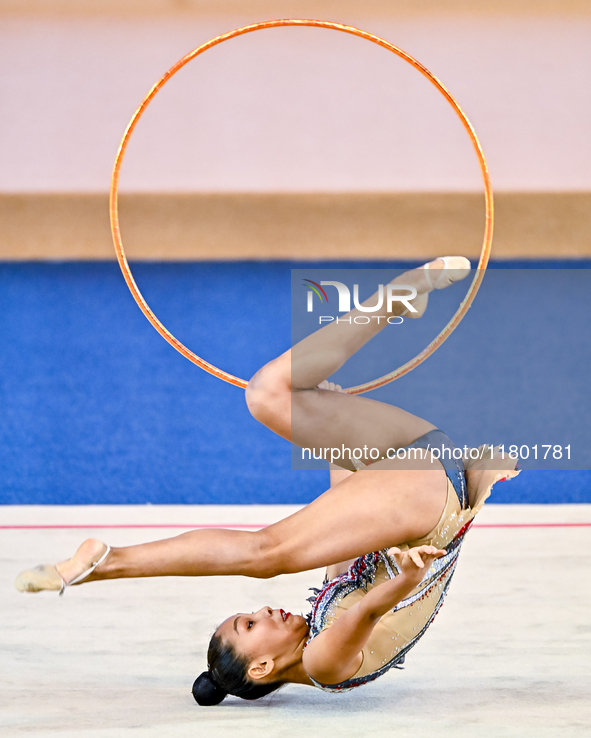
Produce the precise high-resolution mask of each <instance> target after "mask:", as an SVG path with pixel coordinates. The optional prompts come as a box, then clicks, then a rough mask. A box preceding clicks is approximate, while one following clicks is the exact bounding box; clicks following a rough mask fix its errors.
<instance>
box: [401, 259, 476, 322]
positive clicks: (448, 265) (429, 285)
mask: <svg viewBox="0 0 591 738" xmlns="http://www.w3.org/2000/svg"><path fill="white" fill-rule="evenodd" d="M407 274H408V275H411V274H412V275H413V276H414V277H415V278H414V279H413V280H412V282H411V284H412V285H413V286H414V287H416V288H417V292H418V295H417V296H416V297H415V299H414V300H413V301H412V302H411V304H412V306H413V307H414V308H415V310H416V311H417V312H415V313H412V312H411V311H410V310H408V309H406V310H405V311H404V312H403V313H401V315H402V316H404V317H407V318H421V317H422V316H423V314H424V312H425V310H426V309H427V303H428V302H429V292H432V291H433V290H444V289H445V288H446V287H449V286H450V285H451V284H453V283H454V282H459V281H460V280H462V279H465V278H466V277H467V276H468V274H470V262H469V261H468V259H466V258H465V257H464V256H440V257H439V258H438V259H434V260H433V261H429V262H427V264H424V265H423V266H422V267H420V268H419V269H414V270H413V271H412V272H407ZM406 277H407V275H402V278H406Z"/></svg>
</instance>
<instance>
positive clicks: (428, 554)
mask: <svg viewBox="0 0 591 738" xmlns="http://www.w3.org/2000/svg"><path fill="white" fill-rule="evenodd" d="M445 553H446V551H444V550H443V549H440V548H437V547H436V546H417V547H416V548H410V549H409V550H408V551H404V552H402V551H401V550H400V549H399V548H396V547H394V548H390V549H388V554H389V555H390V556H392V557H393V558H394V560H395V561H396V563H397V564H398V566H399V567H400V571H401V572H402V573H403V574H404V575H405V576H406V577H408V578H409V579H413V580H416V581H417V583H418V582H420V581H421V579H422V578H423V577H424V576H425V572H426V571H427V569H428V568H429V567H430V566H431V564H432V563H433V561H434V559H438V558H439V557H440V556H444V555H445Z"/></svg>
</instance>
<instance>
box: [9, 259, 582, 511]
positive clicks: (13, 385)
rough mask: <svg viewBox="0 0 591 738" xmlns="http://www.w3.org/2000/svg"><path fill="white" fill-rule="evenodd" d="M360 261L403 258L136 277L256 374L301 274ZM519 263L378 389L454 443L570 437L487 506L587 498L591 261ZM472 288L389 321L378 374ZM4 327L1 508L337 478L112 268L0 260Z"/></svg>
mask: <svg viewBox="0 0 591 738" xmlns="http://www.w3.org/2000/svg"><path fill="white" fill-rule="evenodd" d="M352 266H358V267H362V268H369V267H372V268H384V267H386V266H387V267H388V268H395V267H396V266H398V267H400V266H401V265H400V264H399V265H392V264H389V265H386V264H383V263H374V264H368V263H366V262H364V263H362V264H358V265H352V264H350V263H347V264H336V263H333V264H326V263H323V264H320V265H319V264H310V265H306V264H302V263H300V262H298V263H297V264H296V263H293V264H292V263H288V262H239V263H237V262H231V263H191V264H174V263H165V264H146V263H143V264H137V265H135V266H134V267H133V271H134V274H135V276H136V279H137V281H138V284H139V286H140V289H142V291H143V292H144V295H145V297H146V299H147V300H148V302H149V304H150V305H151V307H152V308H153V309H154V311H155V312H156V314H157V315H158V316H159V317H160V318H161V320H162V321H163V322H164V324H165V325H166V326H167V327H168V328H169V329H170V330H171V331H172V332H173V333H174V334H175V335H176V336H177V337H178V338H179V339H180V340H181V341H183V342H184V343H186V345H188V346H189V347H190V348H192V349H193V350H195V351H196V352H197V353H198V354H199V355H201V356H203V357H204V358H206V359H207V360H209V361H211V362H212V363H214V364H216V365H218V366H220V367H222V368H223V369H225V370H227V371H229V372H231V373H234V374H237V375H238V376H241V377H244V378H249V377H250V376H251V375H252V374H253V373H254V372H255V371H256V370H257V369H258V368H259V367H260V366H261V365H262V364H264V363H265V362H267V361H268V360H270V359H271V358H273V357H274V356H276V355H277V354H279V353H280V352H282V351H284V350H286V349H287V348H289V345H290V276H291V269H292V268H296V269H299V270H302V269H304V270H305V269H308V270H309V274H310V275H313V274H315V273H318V269H319V268H320V267H321V268H323V269H328V268H330V269H336V268H338V267H347V268H350V267H352ZM495 266H496V267H497V268H498V267H504V266H507V265H503V264H496V265H495ZM511 266H512V271H511V273H509V272H508V271H503V273H502V274H501V272H499V273H498V274H497V273H496V272H493V271H491V272H490V273H489V274H487V275H486V278H485V284H484V286H483V289H482V292H481V294H479V295H478V297H477V299H476V302H475V303H474V306H473V308H472V309H471V310H470V312H469V313H468V316H467V317H466V319H465V320H464V322H463V323H462V325H461V326H460V327H459V329H458V330H457V331H456V332H455V333H454V334H453V335H452V337H451V338H450V339H449V340H448V341H447V342H446V344H445V345H444V346H443V347H442V348H441V349H440V350H439V351H438V352H437V353H436V354H435V355H434V356H433V357H431V358H430V359H429V360H428V361H427V362H425V363H424V364H423V365H421V366H420V367H419V368H418V369H416V370H415V371H414V372H412V373H411V374H409V375H408V376H407V377H404V378H402V379H401V380H399V381H397V382H395V383H393V384H392V385H389V386H388V387H386V388H384V389H383V390H380V391H379V392H377V393H375V395H374V396H375V397H376V398H379V399H385V400H387V401H390V402H394V403H395V404H399V405H401V406H402V407H405V408H406V409H408V410H410V411H411V412H415V413H417V414H419V415H423V416H424V417H427V418H428V419H429V420H431V421H432V422H434V423H436V424H437V425H439V426H440V427H442V428H443V429H444V430H445V431H446V432H447V433H448V434H449V435H450V436H451V437H452V438H453V439H454V440H455V441H456V443H457V444H458V445H463V444H464V443H468V444H480V443H484V442H486V443H488V442H495V443H503V442H506V443H508V444H509V443H518V444H528V445H533V444H534V443H539V444H560V445H563V446H566V445H567V444H570V445H571V447H572V453H573V459H572V463H568V464H567V463H561V464H559V465H557V467H552V466H551V465H550V466H546V467H544V468H542V469H540V468H537V469H534V470H531V471H528V470H527V463H523V466H524V468H525V469H526V471H524V473H523V474H521V475H520V477H518V478H517V479H516V480H514V481H512V482H511V483H510V484H506V485H498V487H497V488H496V489H495V495H494V497H493V499H492V502H505V503H506V502H521V503H536V502H542V503H561V502H591V472H589V471H587V470H588V469H590V468H591V458H590V457H589V450H588V448H587V447H588V446H589V443H588V440H589V438H590V436H591V434H590V431H591V428H590V426H589V418H591V412H590V410H591V408H590V405H591V402H590V392H589V390H588V379H587V378H588V367H589V366H591V348H590V342H589V328H588V326H589V320H590V318H591V289H590V287H591V269H590V266H591V263H590V262H579V263H577V262H568V263H557V262H554V263H552V262H546V263H538V264H533V265H532V264H531V263H527V264H515V263H512V265H511ZM532 266H534V267H537V268H531V267H532ZM513 267H521V268H518V269H513ZM525 267H528V268H527V269H526V268H525ZM539 267H542V268H539ZM567 267H568V268H567ZM307 273H308V272H307ZM310 278H311V279H314V276H310ZM454 290H456V291H455V292H454ZM458 290H459V291H458ZM464 292H465V290H464ZM462 295H463V292H462V291H461V289H460V287H459V285H458V286H457V287H456V286H454V287H452V288H450V290H447V291H445V292H441V293H437V294H436V295H435V296H434V298H433V300H434V302H433V303H432V306H433V305H435V306H436V307H435V309H433V307H432V308H431V311H428V313H427V315H426V316H425V318H424V319H423V320H421V321H413V323H414V324H415V326H417V327H416V328H415V329H414V330H413V333H412V334H411V333H408V335H407V336H406V337H404V340H403V341H402V342H401V344H400V345H394V344H392V343H388V342H387V341H388V340H391V339H390V338H389V336H385V337H384V334H385V332H384V333H383V334H382V335H381V336H380V340H381V341H386V343H382V344H376V346H377V348H376V349H375V351H376V352H377V353H379V355H380V357H382V358H383V359H384V361H385V362H386V363H385V364H384V369H385V371H388V370H391V369H393V368H395V367H396V366H398V365H399V364H400V363H402V361H403V360H405V359H407V358H410V356H412V355H413V354H412V353H410V354H409V355H408V356H407V355H406V353H405V352H412V351H413V350H414V349H415V348H417V349H421V348H423V347H424V345H426V343H427V342H428V340H430V338H432V337H433V336H434V335H435V334H436V332H437V330H439V328H438V326H439V323H438V321H440V320H443V318H444V317H445V315H447V314H448V313H449V312H450V311H451V312H453V310H454V309H455V306H457V304H458V302H459V300H460V299H461V297H462ZM435 300H437V301H438V302H435ZM450 314H451V313H450ZM409 322H410V321H409ZM409 330H410V329H409ZM0 335H1V338H2V353H1V355H0V403H1V405H0V485H1V487H0V502H2V503H4V504H43V503H47V504H112V503H127V504H130V503H148V502H150V503H160V504H166V503H168V504H173V503H192V504H194V503H208V504H220V503H221V504H223V503H233V504H236V503H305V502H308V501H310V500H311V499H313V498H314V497H315V496H317V495H318V494H319V493H320V492H322V491H323V490H324V489H325V487H326V485H327V474H326V472H320V471H318V472H316V471H292V470H291V469H290V448H289V445H288V444H287V443H286V442H284V441H282V440H281V439H279V438H276V437H275V436H273V434H272V433H271V432H270V431H268V430H267V429H266V428H264V427H262V426H260V425H259V424H258V423H256V422H255V421H254V420H253V419H252V418H251V417H250V415H249V414H248V411H247V408H246V405H245V403H244V392H243V391H242V390H240V389H237V388H235V387H232V386H230V385H228V384H225V383H223V382H221V381H219V380H217V379H215V378H213V377H211V376H210V375H208V374H206V373H205V372H203V371H201V370H199V369H197V368H196V367H194V366H193V365H192V364H191V363H189V362H188V361H187V360H186V359H184V358H183V357H182V356H181V355H180V354H178V353H177V352H176V351H175V350H174V349H173V348H172V347H170V346H169V345H168V344H167V343H166V342H165V341H164V340H163V339H162V338H161V337H160V336H159V335H158V334H157V333H156V331H155V330H154V329H153V328H152V327H151V326H150V325H149V323H148V322H147V321H146V319H145V318H144V316H143V315H142V314H141V312H140V310H139V308H138V307H137V306H136V304H135V302H134V301H133V299H132V297H131V295H130V294H129V291H128V289H127V287H126V286H125V283H124V281H123V278H122V276H121V273H120V271H119V268H118V266H117V265H116V264H114V263H14V264H0ZM401 335H402V334H401ZM415 344H416V346H415ZM375 364H376V366H377V365H379V361H378V359H377V358H376V359H375ZM380 366H381V365H380ZM362 369H363V367H362V366H361V365H360V364H355V361H353V362H352V365H351V367H349V368H348V369H347V371H348V372H349V375H347V374H346V373H345V374H344V375H343V376H344V381H347V380H348V379H349V380H351V381H353V382H359V381H363V380H365V379H370V378H371V377H364V376H360V374H361V373H362ZM556 468H558V470H555V469H556Z"/></svg>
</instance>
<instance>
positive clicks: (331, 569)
mask: <svg viewBox="0 0 591 738" xmlns="http://www.w3.org/2000/svg"><path fill="white" fill-rule="evenodd" d="M354 473H355V472H352V471H349V470H348V469H343V468H342V467H340V466H337V465H336V464H331V465H330V486H331V487H336V486H337V484H340V483H341V482H342V481H344V480H345V479H347V477H350V476H351V474H354ZM354 561H355V559H350V560H349V561H340V562H339V563H338V564H331V565H330V566H327V567H326V573H325V575H324V580H325V581H326V582H330V580H331V579H334V578H335V577H338V575H339V574H342V573H343V572H345V571H347V570H348V568H349V567H350V566H351V564H352V563H353V562H354Z"/></svg>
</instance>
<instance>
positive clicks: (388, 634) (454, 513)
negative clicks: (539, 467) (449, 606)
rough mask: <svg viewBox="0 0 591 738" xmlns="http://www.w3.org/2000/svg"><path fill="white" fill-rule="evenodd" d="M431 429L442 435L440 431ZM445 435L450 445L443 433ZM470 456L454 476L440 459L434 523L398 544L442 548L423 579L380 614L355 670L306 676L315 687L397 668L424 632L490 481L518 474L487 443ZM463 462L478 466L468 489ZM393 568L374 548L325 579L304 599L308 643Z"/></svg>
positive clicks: (337, 688)
mask: <svg viewBox="0 0 591 738" xmlns="http://www.w3.org/2000/svg"><path fill="white" fill-rule="evenodd" d="M431 433H432V434H433V433H435V432H433V431H432V432H431ZM437 433H439V434H441V436H444V434H443V433H442V432H441V431H437ZM427 435H428V436H430V435H431V434H427ZM425 438H426V437H423V438H421V439H419V440H418V441H416V442H415V444H413V446H414V445H416V444H418V445H419V446H420V447H422V448H426V443H425V445H421V444H422V442H423V441H424V439H425ZM432 438H433V436H431V439H432ZM445 439H446V440H447V441H448V442H449V443H450V444H451V442H450V441H449V439H447V437H445ZM451 445H452V446H453V444H451ZM454 448H455V447H454ZM473 451H474V452H475V451H476V449H474V450H473ZM468 456H469V455H468ZM473 456H477V457H478V458H477V459H476V461H475V460H474V459H470V458H463V459H462V460H461V463H460V466H461V470H460V473H459V474H458V475H455V474H454V473H453V471H454V470H453V467H450V465H449V464H446V467H447V468H446V473H447V475H448V484H447V501H446V505H445V509H444V511H443V513H442V515H441V518H440V520H439V522H438V524H437V525H436V526H435V528H434V529H433V530H432V531H431V532H430V533H429V534H428V535H426V536H424V537H423V538H421V539H420V540H416V541H409V542H408V543H406V544H403V545H401V546H398V548H400V549H401V550H407V549H408V548H412V547H414V546H421V545H424V544H428V545H434V546H437V547H438V548H442V549H445V550H446V551H447V553H446V554H445V556H442V557H441V558H440V559H436V560H435V561H434V562H433V564H432V565H431V567H430V569H429V570H428V571H427V573H426V574H425V576H424V577H423V580H422V581H421V582H420V584H419V585H417V587H415V589H414V590H413V591H412V592H411V593H410V595H409V596H408V597H406V598H405V599H404V600H402V601H401V602H400V603H399V604H398V605H396V607H394V608H393V610H391V611H389V612H388V613H386V615H383V616H382V617H381V618H380V621H379V622H378V623H377V625H376V626H375V628H374V630H373V631H372V634H371V636H370V638H369V640H368V642H367V643H366V645H365V647H364V648H363V651H362V656H363V659H362V663H361V666H360V668H359V669H358V671H357V672H356V673H355V674H354V675H353V676H352V677H351V678H350V679H347V680H346V681H344V682H341V683H340V684H321V683H320V682H317V681H316V680H314V679H312V677H310V678H311V679H312V682H313V683H314V685H315V686H316V687H319V688H320V689H323V690H325V691H329V692H345V691H349V690H350V689H353V688H355V687H358V686H361V685H362V684H367V683H368V682H370V681H373V680H374V679H377V678H378V677H379V676H381V675H382V674H384V673H385V672H386V671H388V670H389V669H391V668H401V665H402V663H403V662H404V659H405V656H406V654H407V653H408V652H409V651H410V649H411V648H412V647H413V646H414V645H416V643H417V642H418V641H419V639H420V638H421V637H422V636H423V635H424V633H425V632H426V630H427V628H428V627H429V625H430V624H431V622H432V621H433V619H434V618H435V615H436V614H437V612H438V611H439V609H440V607H441V605H442V604H443V600H444V598H445V595H446V593H447V589H448V587H449V584H450V581H451V578H452V576H453V573H454V571H455V567H456V564H457V560H458V555H459V552H460V547H461V545H462V542H463V541H464V537H465V535H466V533H467V531H468V530H469V528H470V526H471V525H472V521H473V519H474V516H475V515H476V513H477V512H478V511H479V510H480V509H481V507H482V505H483V504H484V501H485V500H486V498H487V497H488V496H489V494H490V491H491V488H492V486H493V484H494V483H495V482H497V481H500V480H501V479H507V478H509V477H511V476H515V474H517V473H518V472H517V471H515V470H514V464H515V462H514V461H513V460H511V459H505V460H499V459H498V458H494V459H491V458H490V457H491V450H490V447H486V446H485V447H481V448H480V449H478V454H476V453H474V454H473ZM464 465H465V467H466V470H470V469H475V470H482V474H481V475H479V476H480V478H479V481H478V482H477V483H476V484H475V485H474V486H473V487H471V488H469V489H466V484H465V475H464V468H463V467H464ZM492 466H494V467H495V469H492ZM454 483H455V484H454ZM461 501H462V502H463V503H464V504H461ZM398 573H399V569H398V567H397V565H396V562H395V561H394V560H393V559H392V558H391V557H390V556H388V554H387V551H386V549H384V550H382V551H374V552H372V553H368V554H366V555H365V556H361V557H359V558H358V559H356V560H355V562H354V563H353V564H352V565H351V567H350V568H349V570H348V571H346V572H345V573H343V574H340V575H339V576H337V577H335V578H334V579H332V580H331V581H329V582H325V584H324V586H323V587H322V589H320V590H314V592H315V596H314V597H311V598H310V602H311V603H312V610H311V612H310V615H309V616H308V620H309V625H310V637H309V639H308V643H309V642H310V641H311V640H312V639H313V638H315V637H316V636H317V635H318V634H319V633H320V632H322V631H323V630H324V629H325V628H329V627H330V626H331V625H332V624H333V623H334V622H335V621H336V620H337V619H338V618H339V617H340V615H342V614H343V612H345V611H346V610H347V609H348V608H350V607H351V606H353V605H354V604H355V603H357V602H359V600H361V599H362V598H363V597H364V596H365V594H366V593H367V592H369V591H370V590H371V589H372V588H373V587H376V586H378V585H379V584H381V583H382V582H385V581H387V580H388V579H391V578H393V577H395V576H397V575H398ZM306 645H307V644H306Z"/></svg>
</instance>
